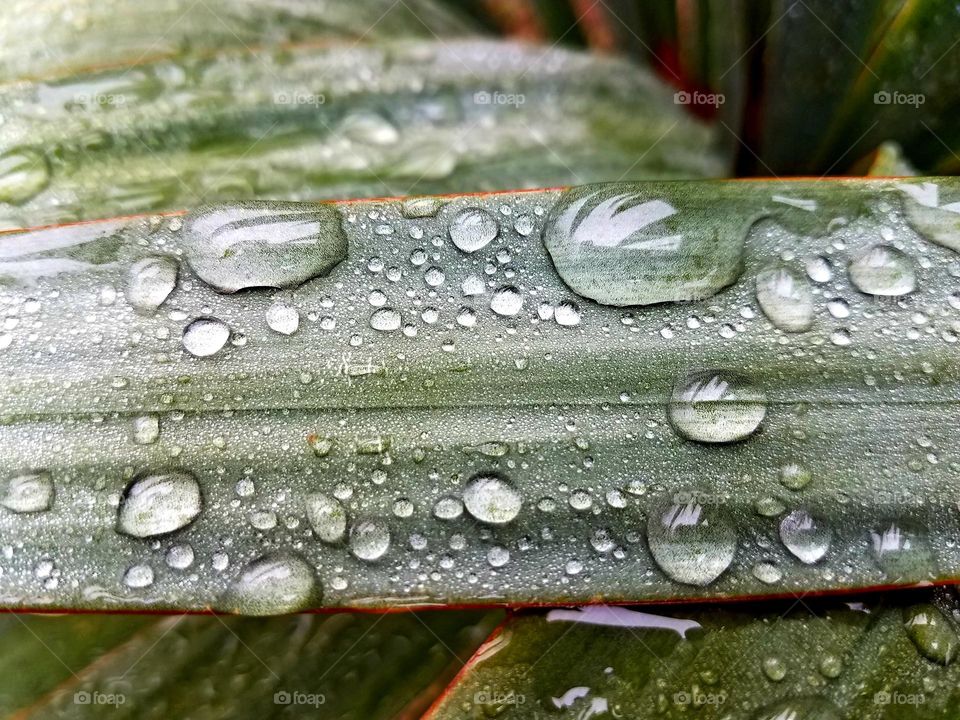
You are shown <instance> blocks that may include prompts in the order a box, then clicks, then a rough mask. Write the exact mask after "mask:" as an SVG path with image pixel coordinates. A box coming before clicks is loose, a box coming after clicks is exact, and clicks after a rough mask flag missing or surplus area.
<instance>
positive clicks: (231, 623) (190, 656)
mask: <svg viewBox="0 0 960 720" xmlns="http://www.w3.org/2000/svg"><path fill="white" fill-rule="evenodd" d="M497 619H498V615H497V614H496V613H493V614H489V615H484V614H482V613H469V612H461V613H429V614H423V615H416V614H413V613H397V614H392V615H369V614H354V615H347V614H338V615H330V616H322V615H300V616H296V617H289V618H272V619H269V620H252V619H241V618H222V619H221V618H215V617H198V616H191V617H184V616H180V617H170V618H159V619H158V618H146V617H132V616H129V617H124V616H99V617H96V618H90V617H75V616H74V617H59V618H50V617H43V616H17V617H14V616H8V617H6V618H3V620H4V623H3V625H2V627H0V637H2V638H3V645H4V656H3V661H2V665H0V666H2V668H3V670H4V672H3V673H2V679H0V713H2V715H3V716H4V717H18V718H38V719H39V718H50V717H58V718H102V717H112V718H114V717H115V718H137V720H141V719H144V718H170V717H183V718H186V717H191V718H205V720H214V719H215V718H225V719H226V718H264V717H269V718H274V717H276V718H293V717H324V718H371V719H375V718H384V719H386V718H391V719H395V718H409V719H410V720H413V719H414V718H418V717H420V716H421V714H422V713H423V711H424V710H425V709H426V707H427V706H429V704H430V703H431V702H432V701H433V700H434V698H436V697H437V695H438V694H439V693H440V692H441V691H442V690H443V687H444V685H445V684H446V683H448V682H449V681H450V679H451V678H452V677H453V675H454V674H455V673H456V672H457V671H458V670H460V668H461V667H462V665H463V664H464V662H465V661H466V660H467V658H469V656H470V654H471V653H472V652H473V651H474V650H475V649H476V648H477V646H478V645H479V644H480V643H481V642H482V640H483V638H484V637H485V636H486V635H487V634H488V633H489V632H490V630H491V628H492V627H493V626H494V625H495V623H496V621H497Z"/></svg>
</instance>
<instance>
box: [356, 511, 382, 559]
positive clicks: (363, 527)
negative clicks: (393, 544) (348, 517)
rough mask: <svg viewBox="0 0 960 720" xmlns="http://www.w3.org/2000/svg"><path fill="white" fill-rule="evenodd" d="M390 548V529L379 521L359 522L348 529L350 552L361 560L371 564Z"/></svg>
mask: <svg viewBox="0 0 960 720" xmlns="http://www.w3.org/2000/svg"><path fill="white" fill-rule="evenodd" d="M389 548H390V529H389V528H388V527H387V526H386V524H384V523H383V522H382V521H380V520H360V521H358V522H356V523H354V525H353V526H352V527H351V528H350V551H351V552H352V553H353V554H354V555H356V556H357V557H358V558H360V559H361V560H366V561H367V562H373V561H374V560H379V559H380V558H382V557H383V556H384V555H385V554H386V552H387V550H388V549H389Z"/></svg>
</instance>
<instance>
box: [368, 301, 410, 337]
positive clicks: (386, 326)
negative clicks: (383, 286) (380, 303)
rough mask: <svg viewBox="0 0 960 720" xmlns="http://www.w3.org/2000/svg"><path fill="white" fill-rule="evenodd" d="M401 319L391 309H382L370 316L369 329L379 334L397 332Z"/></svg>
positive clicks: (397, 313) (398, 314)
mask: <svg viewBox="0 0 960 720" xmlns="http://www.w3.org/2000/svg"><path fill="white" fill-rule="evenodd" d="M402 321H403V319H402V318H401V317H400V313H399V312H397V311H396V310H394V309H393V308H392V307H382V308H380V309H379V310H376V311H374V313H373V315H371V316H370V327H372V328H373V329H374V330H379V331H380V332H393V331H394V330H399V329H400V325H401V323H402Z"/></svg>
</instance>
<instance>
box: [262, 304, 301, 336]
mask: <svg viewBox="0 0 960 720" xmlns="http://www.w3.org/2000/svg"><path fill="white" fill-rule="evenodd" d="M264 317H265V319H266V321H267V326H268V327H269V328H270V329H271V330H273V331H274V332H278V333H280V334H281V335H293V334H294V333H295V332H296V331H297V329H298V328H299V327H300V311H299V310H297V309H296V308H295V307H293V306H292V305H288V304H287V303H285V302H280V301H277V302H275V303H273V304H272V305H271V306H270V307H268V308H267V311H266V312H265V313H264Z"/></svg>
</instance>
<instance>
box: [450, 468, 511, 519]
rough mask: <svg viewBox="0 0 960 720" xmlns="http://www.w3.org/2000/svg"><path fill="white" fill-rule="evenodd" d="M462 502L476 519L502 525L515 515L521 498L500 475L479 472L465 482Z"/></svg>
mask: <svg viewBox="0 0 960 720" xmlns="http://www.w3.org/2000/svg"><path fill="white" fill-rule="evenodd" d="M463 504H464V506H465V507H466V508H467V512H469V513H470V514H471V515H472V516H473V517H475V518H476V519H477V520H480V521H481V522H485V523H490V524H492V525H502V524H504V523H508V522H511V521H512V520H513V519H514V518H516V517H517V515H518V514H519V512H520V507H521V506H522V505H523V500H522V498H521V497H520V493H518V492H517V491H516V489H514V487H513V485H511V484H510V482H509V481H508V480H507V479H506V478H505V477H503V476H502V475H498V474H496V473H480V474H478V475H474V476H473V477H472V478H471V479H470V480H469V481H468V482H467V485H466V487H465V488H464V490H463Z"/></svg>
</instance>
